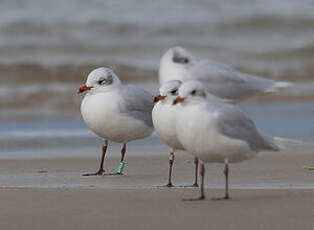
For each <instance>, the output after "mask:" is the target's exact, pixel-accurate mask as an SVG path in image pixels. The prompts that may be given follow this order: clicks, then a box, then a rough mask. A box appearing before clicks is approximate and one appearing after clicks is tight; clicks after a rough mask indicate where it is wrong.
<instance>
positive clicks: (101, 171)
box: [82, 140, 108, 176]
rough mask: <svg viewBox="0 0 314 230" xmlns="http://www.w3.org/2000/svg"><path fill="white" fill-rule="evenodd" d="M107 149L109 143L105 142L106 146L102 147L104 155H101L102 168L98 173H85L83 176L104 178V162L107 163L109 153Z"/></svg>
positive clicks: (100, 167)
mask: <svg viewBox="0 0 314 230" xmlns="http://www.w3.org/2000/svg"><path fill="white" fill-rule="evenodd" d="M107 147H108V141H107V140H105V145H104V146H103V147H102V155H101V161H100V166H99V169H98V171H97V172H95V173H84V174H83V175H82V176H102V175H104V173H105V170H104V161H105V156H106V152H107Z"/></svg>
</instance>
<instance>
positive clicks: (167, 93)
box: [154, 80, 182, 103]
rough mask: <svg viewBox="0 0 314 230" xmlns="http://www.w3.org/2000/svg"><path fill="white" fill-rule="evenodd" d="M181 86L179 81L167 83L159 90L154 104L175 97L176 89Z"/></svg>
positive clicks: (176, 94)
mask: <svg viewBox="0 0 314 230" xmlns="http://www.w3.org/2000/svg"><path fill="white" fill-rule="evenodd" d="M181 84H182V82H181V81H179V80H172V81H168V82H166V83H165V84H163V85H162V86H161V87H160V88H159V94H158V95H157V96H156V97H155V98H154V103H156V102H157V101H162V100H164V99H165V98H166V97H177V96H178V89H179V87H180V85H181Z"/></svg>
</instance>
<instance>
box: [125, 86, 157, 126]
mask: <svg viewBox="0 0 314 230" xmlns="http://www.w3.org/2000/svg"><path fill="white" fill-rule="evenodd" d="M121 94H122V97H123V98H124V104H123V106H121V112H123V113H127V114H128V115H130V116H132V117H134V118H136V119H139V120H142V121H143V122H144V123H145V124H146V125H147V126H149V127H153V122H152V109H153V95H152V94H150V93H149V92H147V91H145V90H143V89H141V88H139V87H135V86H122V87H121Z"/></svg>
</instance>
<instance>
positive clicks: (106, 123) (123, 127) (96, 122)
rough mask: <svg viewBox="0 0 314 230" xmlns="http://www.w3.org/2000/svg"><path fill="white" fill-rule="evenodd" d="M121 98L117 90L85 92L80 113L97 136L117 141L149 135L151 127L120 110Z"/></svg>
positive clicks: (127, 140) (122, 141)
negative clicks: (94, 92) (95, 92)
mask: <svg viewBox="0 0 314 230" xmlns="http://www.w3.org/2000/svg"><path fill="white" fill-rule="evenodd" d="M121 100H123V98H121V96H120V95H119V91H117V90H113V91H109V92H102V93H97V94H93V93H89V94H87V95H86V96H85V97H84V99H83V101H82V104H81V113H82V116H83V119H84V121H85V122H86V124H87V126H88V127H89V128H90V129H92V130H93V131H94V132H95V133H96V134H97V135H98V136H100V137H102V138H104V139H107V140H110V141H114V142H119V143H127V142H129V141H132V140H136V139H142V138H145V137H147V136H149V135H150V134H151V133H152V128H150V127H147V126H146V125H145V124H144V122H143V121H140V120H137V119H136V118H134V117H131V116H128V114H125V113H121V112H120V109H119V106H120V105H121Z"/></svg>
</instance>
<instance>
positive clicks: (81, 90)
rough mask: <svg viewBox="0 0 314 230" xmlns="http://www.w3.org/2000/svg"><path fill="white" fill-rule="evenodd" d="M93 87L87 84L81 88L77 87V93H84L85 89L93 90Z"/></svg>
mask: <svg viewBox="0 0 314 230" xmlns="http://www.w3.org/2000/svg"><path fill="white" fill-rule="evenodd" d="M92 88H93V87H89V86H86V85H82V86H81V87H80V88H78V89H77V91H76V92H77V93H78V94H79V93H83V92H85V91H88V90H91V89H92Z"/></svg>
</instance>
